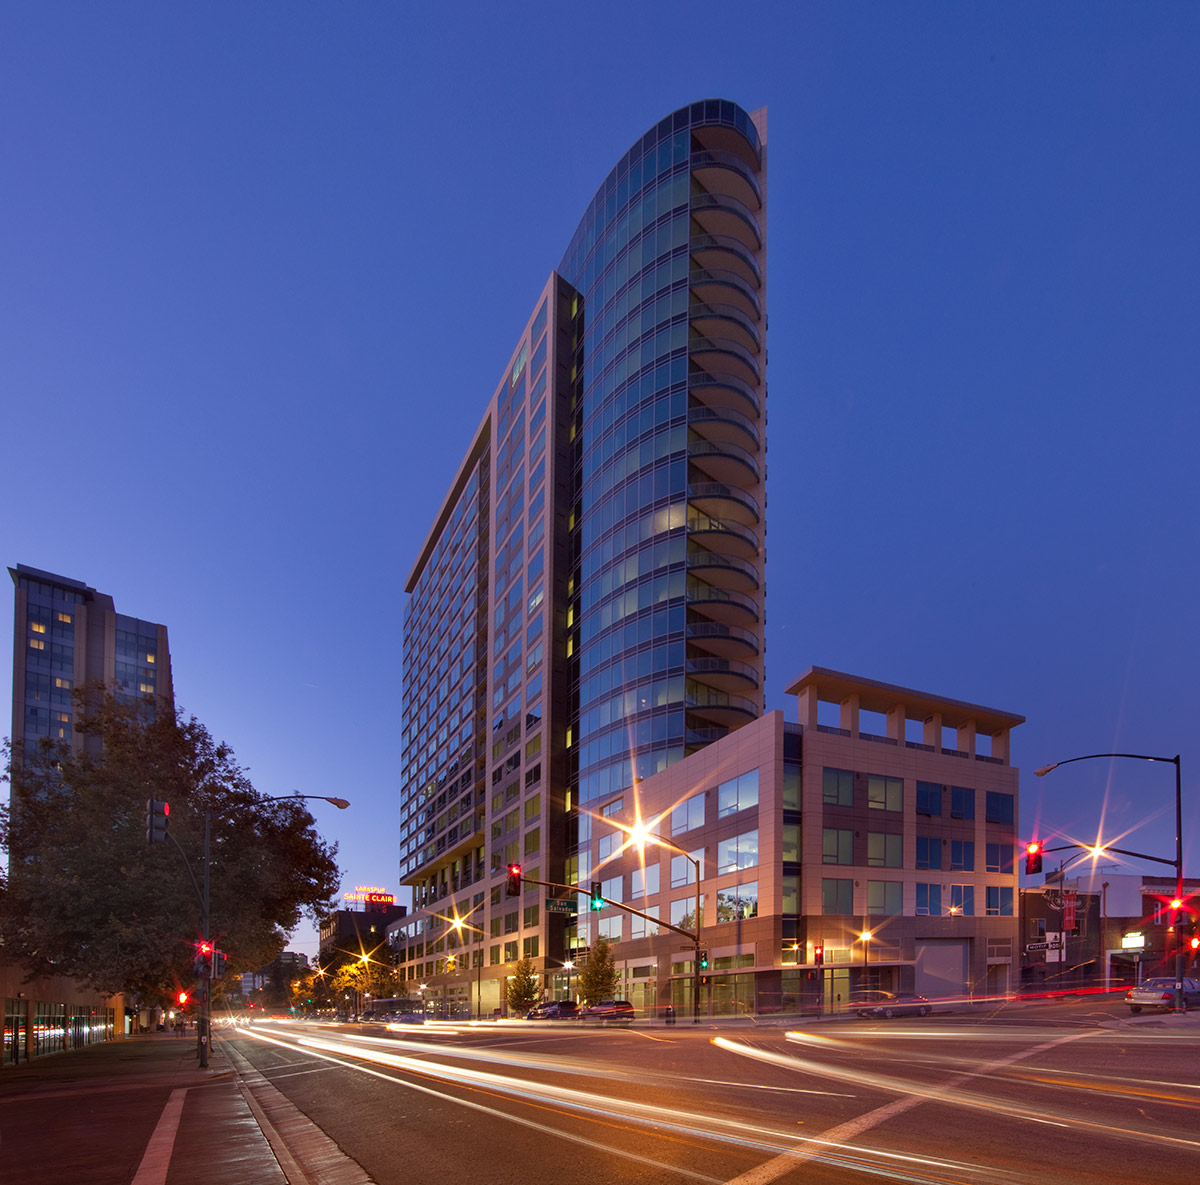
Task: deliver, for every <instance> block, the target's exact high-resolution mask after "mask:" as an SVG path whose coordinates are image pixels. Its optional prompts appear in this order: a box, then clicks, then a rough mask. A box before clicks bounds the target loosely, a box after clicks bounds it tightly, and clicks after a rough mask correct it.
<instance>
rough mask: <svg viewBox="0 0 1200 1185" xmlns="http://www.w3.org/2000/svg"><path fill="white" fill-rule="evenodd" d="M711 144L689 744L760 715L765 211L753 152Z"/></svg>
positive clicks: (693, 519)
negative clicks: (762, 223) (761, 219)
mask: <svg viewBox="0 0 1200 1185" xmlns="http://www.w3.org/2000/svg"><path fill="white" fill-rule="evenodd" d="M703 135H704V137H705V139H704V141H703V142H702V143H701V142H697V143H695V144H694V145H693V151H692V159H691V165H692V196H691V233H690V260H689V293H688V510H687V538H688V544H687V589H688V626H687V710H688V743H689V745H700V744H704V743H707V742H709V741H711V740H714V739H717V738H718V737H719V736H721V735H724V733H725V732H727V731H728V730H729V729H731V728H735V727H737V726H738V725H740V724H744V723H746V722H747V721H749V720H752V719H754V718H755V717H756V716H758V715H759V713H760V712H761V710H762V604H763V598H762V537H761V532H762V521H763V495H764V473H763V447H762V429H763V414H762V413H763V392H764V375H763V363H764V356H763V348H762V336H763V335H762V303H761V297H760V293H761V291H762V286H763V276H762V262H761V260H762V252H763V245H764V244H763V233H762V229H761V227H760V224H759V218H758V215H759V214H760V212H761V211H762V209H763V201H762V193H761V190H760V187H759V182H758V177H757V171H758V162H757V161H756V159H755V154H754V150H753V148H752V147H751V146H750V145H749V144H748V143H747V142H746V141H745V140H744V139H742V137H741V136H739V135H738V134H737V133H736V132H734V131H732V130H731V129H728V128H706V129H704V130H703Z"/></svg>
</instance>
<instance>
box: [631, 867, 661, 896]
mask: <svg viewBox="0 0 1200 1185" xmlns="http://www.w3.org/2000/svg"><path fill="white" fill-rule="evenodd" d="M658 877H659V867H658V865H657V864H647V865H646V867H645V868H635V869H634V870H633V877H632V882H633V883H632V884H631V885H630V891H629V895H630V896H631V897H633V898H638V897H646V896H650V897H653V896H654V895H655V894H656V893H657V892H658Z"/></svg>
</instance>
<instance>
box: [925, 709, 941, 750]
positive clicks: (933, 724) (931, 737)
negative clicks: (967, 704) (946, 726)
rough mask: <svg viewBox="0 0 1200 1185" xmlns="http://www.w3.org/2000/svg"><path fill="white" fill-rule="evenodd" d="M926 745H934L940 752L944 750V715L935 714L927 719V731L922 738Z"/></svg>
mask: <svg viewBox="0 0 1200 1185" xmlns="http://www.w3.org/2000/svg"><path fill="white" fill-rule="evenodd" d="M921 739H922V740H923V741H924V743H925V744H927V745H932V746H933V747H934V748H935V749H936V750H938V752H941V748H942V714H941V712H934V714H933V715H932V716H928V717H926V719H925V730H924V734H923V736H922V738H921Z"/></svg>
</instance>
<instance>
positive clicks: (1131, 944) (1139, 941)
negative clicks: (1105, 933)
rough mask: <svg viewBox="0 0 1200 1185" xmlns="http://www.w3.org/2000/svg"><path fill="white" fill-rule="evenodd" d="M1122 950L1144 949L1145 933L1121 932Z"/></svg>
mask: <svg viewBox="0 0 1200 1185" xmlns="http://www.w3.org/2000/svg"><path fill="white" fill-rule="evenodd" d="M1121 949H1122V950H1145V949H1146V936H1145V934H1122V935H1121Z"/></svg>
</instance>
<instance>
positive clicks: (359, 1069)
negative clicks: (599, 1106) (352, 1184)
mask: <svg viewBox="0 0 1200 1185" xmlns="http://www.w3.org/2000/svg"><path fill="white" fill-rule="evenodd" d="M248 1035H249V1036H251V1037H253V1038H254V1039H255V1040H256V1041H262V1042H263V1043H265V1044H268V1045H278V1046H280V1047H281V1048H284V1049H290V1048H291V1044H290V1043H289V1042H287V1041H282V1040H280V1039H279V1038H278V1037H268V1036H266V1034H264V1033H255V1032H250V1033H249V1034H248ZM347 1053H349V1054H350V1056H352V1057H353V1056H359V1057H361V1056H362V1054H361V1053H360V1052H359V1051H357V1050H347ZM313 1056H314V1057H319V1058H322V1059H324V1060H325V1061H328V1062H331V1063H333V1064H334V1065H338V1066H341V1067H342V1068H343V1069H347V1070H354V1071H355V1072H356V1073H359V1074H369V1075H370V1076H371V1077H373V1078H379V1079H382V1080H383V1081H384V1082H389V1083H391V1084H392V1085H393V1086H403V1087H404V1088H405V1089H406V1090H413V1091H417V1092H418V1093H420V1094H424V1095H429V1096H431V1097H432V1098H435V1099H437V1100H439V1101H441V1102H448V1103H454V1104H455V1105H457V1106H459V1107H466V1108H467V1109H468V1110H471V1111H477V1112H480V1113H481V1114H484V1115H488V1116H490V1117H491V1118H493V1119H502V1120H504V1121H506V1122H508V1123H513V1124H517V1125H518V1126H520V1127H526V1128H529V1129H531V1130H533V1131H536V1132H540V1133H541V1134H543V1135H550V1136H555V1137H557V1138H558V1139H561V1140H566V1141H568V1142H569V1143H572V1144H580V1145H582V1146H583V1147H585V1148H591V1149H593V1150H594V1151H599V1152H606V1153H608V1154H610V1155H612V1156H620V1157H622V1158H624V1159H625V1160H632V1161H636V1162H637V1163H638V1164H643V1165H646V1166H648V1167H650V1168H655V1169H664V1170H668V1171H670V1172H672V1173H675V1174H677V1175H678V1176H681V1177H689V1178H691V1179H692V1180H694V1181H705V1182H708V1183H709V1185H721V1182H722V1178H720V1177H714V1176H711V1175H710V1174H708V1173H698V1172H694V1171H692V1170H690V1169H684V1168H679V1167H678V1166H676V1165H671V1164H665V1163H663V1162H662V1161H658V1160H654V1159H653V1158H651V1157H648V1156H642V1155H640V1154H638V1153H635V1152H629V1151H626V1150H625V1149H624V1148H618V1147H614V1146H612V1145H609V1144H604V1143H601V1142H600V1141H598V1140H589V1139H586V1138H585V1137H583V1136H577V1135H575V1134H574V1133H572V1132H565V1131H562V1130H561V1129H560V1128H557V1127H552V1126H550V1125H549V1124H545V1123H536V1122H535V1121H534V1120H532V1119H525V1118H522V1117H521V1116H519V1115H513V1114H511V1113H510V1112H508V1111H501V1110H500V1109H499V1108H497V1107H488V1106H485V1105H484V1104H483V1103H477V1102H475V1101H474V1100H472V1099H460V1098H455V1097H454V1096H453V1095H448V1094H445V1093H444V1092H443V1091H440V1090H435V1089H434V1088H433V1087H431V1086H422V1085H421V1084H420V1083H418V1082H408V1081H404V1080H402V1079H399V1078H396V1077H394V1076H393V1075H391V1074H385V1073H383V1072H382V1071H381V1070H373V1069H372V1068H371V1067H370V1066H364V1065H360V1064H358V1063H356V1062H350V1061H345V1060H343V1059H342V1058H338V1057H333V1056H332V1055H330V1054H328V1053H318V1052H314V1053H313Z"/></svg>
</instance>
